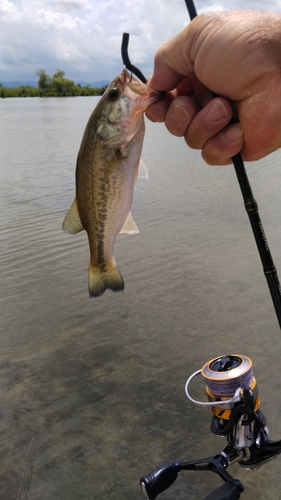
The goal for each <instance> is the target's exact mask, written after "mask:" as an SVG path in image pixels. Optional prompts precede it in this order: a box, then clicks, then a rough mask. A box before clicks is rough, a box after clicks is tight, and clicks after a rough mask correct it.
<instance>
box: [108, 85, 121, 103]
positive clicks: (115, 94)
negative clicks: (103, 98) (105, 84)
mask: <svg viewBox="0 0 281 500" xmlns="http://www.w3.org/2000/svg"><path fill="white" fill-rule="evenodd" d="M108 97H109V99H110V101H117V99H118V97H119V92H118V90H117V88H116V87H114V88H113V89H111V90H110V91H109V92H108Z"/></svg>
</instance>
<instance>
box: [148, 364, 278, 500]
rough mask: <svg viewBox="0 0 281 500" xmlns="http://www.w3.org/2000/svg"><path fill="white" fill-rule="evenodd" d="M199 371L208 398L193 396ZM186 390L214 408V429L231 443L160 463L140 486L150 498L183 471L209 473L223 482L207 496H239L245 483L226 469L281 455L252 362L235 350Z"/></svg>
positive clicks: (228, 499)
mask: <svg viewBox="0 0 281 500" xmlns="http://www.w3.org/2000/svg"><path fill="white" fill-rule="evenodd" d="M199 374H201V375H202V376H203V378H204V379H205V382H206V393H207V396H208V400H209V401H208V402H201V401H196V400H195V399H193V398H192V397H191V396H190V394H189V385H190V383H191V381H192V380H193V379H194V378H195V377H196V376H197V375H199ZM185 392H186V395H187V397H188V399H189V400H190V401H191V402H192V403H194V404H196V405H198V406H203V407H210V408H211V409H212V413H213V416H212V421H211V431H212V433H213V434H215V435H217V436H225V437H226V439H227V445H226V447H225V448H224V449H223V450H222V451H221V452H220V453H219V454H218V455H215V456H213V457H207V458H203V459H200V460H192V461H191V462H173V463H165V464H163V465H160V466H159V467H157V468H156V469H154V470H153V471H152V472H151V473H150V474H147V475H146V476H143V477H142V478H141V481H140V484H141V490H142V492H143V493H144V494H145V495H146V496H147V498H148V499H149V500H154V499H155V498H156V497H157V496H158V495H159V494H160V493H162V492H163V491H164V490H166V489H167V488H169V487H170V486H171V485H172V484H173V482H174V481H175V480H176V479H177V476H178V473H179V472H180V471H182V470H191V471H211V472H215V473H216V474H218V475H219V476H220V477H221V478H222V479H223V481H224V484H223V485H222V486H220V487H219V488H218V489H217V490H215V491H214V492H212V493H211V494H210V495H208V496H207V497H206V498H205V500H238V499H239V498H240V494H241V493H242V492H243V490H244V486H243V484H242V483H241V482H240V481H239V480H238V479H234V478H233V477H232V476H231V475H230V474H229V473H228V472H227V471H226V469H227V467H229V466H230V465H232V464H234V463H236V462H237V463H239V465H241V466H242V467H243V468H245V469H256V468H258V467H260V466H261V465H262V464H263V463H265V462H267V461H268V460H270V459H272V458H274V457H275V456H276V455H278V454H279V453H281V440H279V441H271V440H270V439H269V438H268V428H267V427H266V420H265V417H264V415H263V413H262V412H261V410H260V399H259V397H258V387H257V382H256V379H255V377H254V376H253V372H252V361H251V360H250V358H248V357H247V356H242V355H236V354H234V355H228V356H222V357H219V358H215V359H213V360H211V361H208V363H206V364H205V365H204V366H203V368H202V369H201V370H198V371H197V372H195V373H193V375H191V377H189V379H188V380H187V382H186V385H185Z"/></svg>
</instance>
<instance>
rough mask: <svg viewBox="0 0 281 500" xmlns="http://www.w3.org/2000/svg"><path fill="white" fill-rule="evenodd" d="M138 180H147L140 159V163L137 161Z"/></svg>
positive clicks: (143, 165) (145, 171)
mask: <svg viewBox="0 0 281 500" xmlns="http://www.w3.org/2000/svg"><path fill="white" fill-rule="evenodd" d="M138 179H145V180H146V181H147V179H148V171H147V168H146V166H145V164H144V162H143V161H142V159H140V161H139V166H138Z"/></svg>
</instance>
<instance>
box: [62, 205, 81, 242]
mask: <svg viewBox="0 0 281 500" xmlns="http://www.w3.org/2000/svg"><path fill="white" fill-rule="evenodd" d="M62 229H63V231H65V232H66V233H69V234H76V233H80V231H83V229H84V227H83V224H82V222H81V219H80V215H79V211H78V206H77V201H76V198H75V200H74V202H73V203H72V205H71V207H70V209H69V210H68V212H67V214H66V216H65V219H64V221H63V225H62Z"/></svg>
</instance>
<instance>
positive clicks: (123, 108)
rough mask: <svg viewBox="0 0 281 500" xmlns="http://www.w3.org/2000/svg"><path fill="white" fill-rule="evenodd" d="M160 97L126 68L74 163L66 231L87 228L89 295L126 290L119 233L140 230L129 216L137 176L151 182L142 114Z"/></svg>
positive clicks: (96, 114)
mask: <svg viewBox="0 0 281 500" xmlns="http://www.w3.org/2000/svg"><path fill="white" fill-rule="evenodd" d="M161 97H162V94H161V93H160V92H158V91H155V90H152V89H150V88H148V87H147V86H146V85H145V84H144V83H142V82H140V81H139V80H137V79H136V78H134V77H133V76H132V75H130V74H129V73H128V71H127V70H126V69H125V68H124V69H123V70H122V72H121V74H120V75H119V76H117V77H116V78H115V79H114V80H113V81H112V82H111V83H110V84H109V85H108V87H107V89H106V91H105V93H104V94H103V96H102V97H101V99H100V100H99V102H98V104H97V106H96V108H95V109H94V111H93V112H92V114H91V116H90V118H89V121H88V123H87V125H86V128H85V132H84V135H83V138H82V142H81V145H80V149H79V152H78V156H77V162H76V173H75V177H76V197H75V200H74V202H73V203H72V205H71V207H70V209H69V211H68V212H67V214H66V216H65V219H64V222H63V226H62V229H63V230H64V231H65V232H67V233H70V234H76V233H79V232H80V231H83V230H85V231H86V232H87V235H88V241H89V247H90V264H89V274H88V288H89V295H90V297H99V296H100V295H102V294H103V293H104V292H105V291H106V290H107V289H110V290H112V291H114V292H119V291H122V290H124V286H125V283H124V279H123V276H122V274H121V272H120V271H119V269H118V266H117V264H116V262H115V259H114V255H113V250H114V243H115V239H116V237H117V235H118V234H119V233H128V234H135V233H138V232H139V230H138V228H137V225H136V223H135V221H134V219H133V217H132V214H131V205H132V201H133V192H134V186H135V183H136V179H137V177H138V176H139V177H144V178H147V170H146V167H145V165H144V163H143V162H142V160H141V152H142V146H143V140H144V134H145V122H144V111H145V110H146V108H147V107H148V106H149V105H151V104H153V103H154V102H156V101H157V100H159V99H160V98H161Z"/></svg>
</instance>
